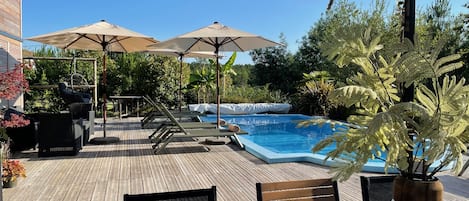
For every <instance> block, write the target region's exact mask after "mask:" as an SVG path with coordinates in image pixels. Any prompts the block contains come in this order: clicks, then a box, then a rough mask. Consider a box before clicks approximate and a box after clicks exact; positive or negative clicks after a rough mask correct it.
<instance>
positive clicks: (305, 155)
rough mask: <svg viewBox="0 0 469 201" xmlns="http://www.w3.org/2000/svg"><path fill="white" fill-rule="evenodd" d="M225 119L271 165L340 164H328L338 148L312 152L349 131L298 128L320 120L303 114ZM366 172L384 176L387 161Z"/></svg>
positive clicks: (212, 119) (208, 118)
mask: <svg viewBox="0 0 469 201" xmlns="http://www.w3.org/2000/svg"><path fill="white" fill-rule="evenodd" d="M221 118H222V119H223V120H225V121H226V122H227V123H229V124H237V125H239V126H240V128H241V129H243V130H245V131H247V132H248V134H247V135H238V138H239V140H240V141H241V143H242V144H243V145H244V148H245V150H246V151H248V152H249V153H251V154H253V155H255V156H256V157H258V158H260V159H262V160H264V161H266V162H267V163H279V162H295V161H307V162H312V163H315V164H320V165H327V166H335V165H337V164H338V163H337V162H336V161H333V160H327V161H324V158H325V156H326V154H327V153H328V152H329V151H331V150H333V149H334V148H335V145H334V144H331V145H330V146H328V147H325V148H324V149H322V150H321V151H319V152H317V153H312V151H311V149H312V148H313V147H314V146H315V145H316V144H317V143H318V142H319V141H321V140H323V139H325V138H327V137H329V136H330V135H332V134H333V133H334V132H335V131H336V130H337V129H346V126H345V125H337V124H336V125H335V127H334V128H332V127H331V126H330V125H326V124H325V125H323V126H317V125H310V126H308V127H298V126H297V125H298V122H300V121H303V120H308V119H311V118H320V117H311V116H306V115H301V114H253V115H222V116H221ZM200 119H201V120H202V121H204V122H216V115H207V116H203V117H200ZM382 157H385V155H384V154H383V155H382ZM434 165H437V164H434ZM430 169H433V167H430ZM362 170H363V171H367V172H381V173H382V172H384V161H383V160H380V159H374V160H371V159H370V160H368V162H367V163H366V164H365V165H364V167H363V169H362ZM397 172H398V171H397V170H396V169H392V168H388V173H397Z"/></svg>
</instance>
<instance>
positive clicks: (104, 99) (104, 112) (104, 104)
mask: <svg viewBox="0 0 469 201" xmlns="http://www.w3.org/2000/svg"><path fill="white" fill-rule="evenodd" d="M103 49H104V48H103ZM106 82H107V79H106V50H105V49H104V51H103V88H104V91H103V136H104V138H106V117H107V101H106V99H107V97H106Z"/></svg>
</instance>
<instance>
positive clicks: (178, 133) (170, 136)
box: [153, 103, 245, 154]
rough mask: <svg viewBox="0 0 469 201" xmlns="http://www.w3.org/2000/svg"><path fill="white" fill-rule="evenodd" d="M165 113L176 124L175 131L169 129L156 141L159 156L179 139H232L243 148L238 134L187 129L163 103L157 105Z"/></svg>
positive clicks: (217, 129)
mask: <svg viewBox="0 0 469 201" xmlns="http://www.w3.org/2000/svg"><path fill="white" fill-rule="evenodd" d="M155 104H157V105H158V106H159V107H160V108H161V109H162V112H163V113H165V114H166V115H167V116H168V117H169V119H170V120H171V121H172V122H173V123H174V124H175V129H176V130H172V129H169V130H167V131H166V132H164V133H161V134H160V135H158V136H157V137H156V139H155V145H153V149H154V153H155V154H158V153H159V152H161V151H162V150H163V149H164V148H165V147H166V146H167V145H168V144H169V143H170V142H171V141H172V140H174V139H177V138H187V137H231V138H230V139H231V140H232V141H234V142H235V143H236V144H238V145H239V146H240V147H242V146H243V145H242V143H241V142H240V141H239V139H238V136H237V133H236V132H233V131H230V130H228V129H219V128H216V129H186V128H185V127H183V126H182V125H181V124H180V123H179V122H178V120H177V119H176V118H175V117H174V116H173V115H172V114H171V112H169V111H168V110H167V108H166V107H165V106H164V105H162V104H161V103H155ZM238 133H245V132H244V131H238Z"/></svg>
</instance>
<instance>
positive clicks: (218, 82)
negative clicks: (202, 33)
mask: <svg viewBox="0 0 469 201" xmlns="http://www.w3.org/2000/svg"><path fill="white" fill-rule="evenodd" d="M218 48H219V45H218V44H216V45H215V55H216V57H217V129H218V128H220V86H219V85H220V64H219V62H218Z"/></svg>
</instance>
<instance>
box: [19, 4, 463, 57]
mask: <svg viewBox="0 0 469 201" xmlns="http://www.w3.org/2000/svg"><path fill="white" fill-rule="evenodd" d="M335 1H338V0H335ZM354 1H355V2H356V3H357V5H358V6H360V7H364V8H367V7H369V4H370V3H369V2H371V0H354ZM328 2H329V1H328V0H236V1H224V0H133V1H123V0H79V1H64V0H42V1H38V0H23V37H24V38H28V37H32V36H36V35H40V34H45V33H49V32H54V31H58V30H62V29H66V28H71V27H76V26H81V25H85V24H92V23H95V22H98V21H99V20H101V19H104V20H106V21H108V22H110V23H113V24H116V25H119V26H122V27H125V28H127V29H130V30H133V31H136V32H139V33H142V34H145V35H148V36H151V37H154V38H155V39H157V40H160V41H163V40H166V39H169V38H172V37H175V36H177V35H180V34H184V33H187V32H190V31H193V30H195V29H199V28H202V27H205V26H207V25H210V24H212V23H213V22H214V21H218V22H220V23H222V24H224V25H226V26H229V27H232V28H235V29H238V30H242V31H246V32H250V33H253V34H257V35H261V36H263V37H265V38H268V39H270V40H274V41H279V36H280V33H283V34H284V35H285V37H286V39H287V42H288V49H289V51H291V52H292V53H294V52H295V51H296V50H297V47H298V43H297V42H298V41H300V40H301V37H303V36H305V35H306V34H307V32H308V30H310V28H311V27H312V26H313V25H314V23H315V22H316V21H317V20H318V19H319V18H320V17H321V14H322V13H324V12H325V10H326V7H327V3H328ZM387 2H388V3H387V4H388V7H390V8H392V7H393V5H394V3H395V0H388V1H387ZM429 2H432V1H429V0H425V1H423V0H417V8H423V7H425V6H426V4H428V3H429ZM465 2H466V1H465V0H451V2H450V4H451V5H452V8H453V9H452V10H453V12H460V11H463V12H466V13H467V12H468V11H466V10H467V9H464V8H462V5H463V4H464V3H465ZM422 4H425V5H422ZM23 46H24V48H26V49H30V50H34V49H35V48H38V47H40V46H41V44H40V43H34V42H30V41H27V40H25V42H24V44H23ZM225 55H227V56H229V55H231V53H226V54H225ZM236 63H237V64H244V63H252V61H251V58H250V57H249V55H248V54H247V53H244V54H243V53H241V54H240V53H239V54H238V58H237V61H236Z"/></svg>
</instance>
